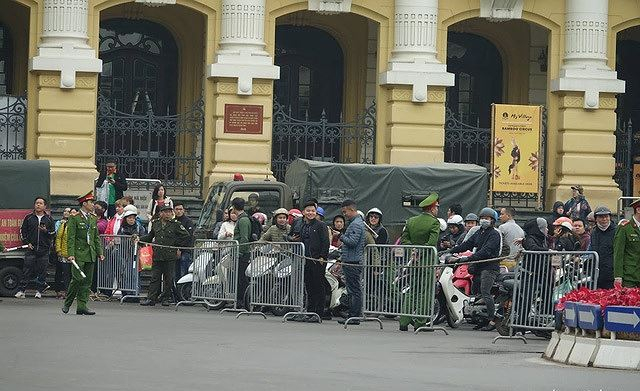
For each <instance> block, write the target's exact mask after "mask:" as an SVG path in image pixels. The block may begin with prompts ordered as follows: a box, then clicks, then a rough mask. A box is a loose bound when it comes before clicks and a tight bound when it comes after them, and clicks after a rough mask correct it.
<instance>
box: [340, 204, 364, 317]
mask: <svg viewBox="0 0 640 391" xmlns="http://www.w3.org/2000/svg"><path fill="white" fill-rule="evenodd" d="M342 214H343V215H344V217H345V218H346V219H347V221H348V224H349V226H348V227H347V230H346V231H345V233H343V234H342V235H341V236H340V241H341V242H342V271H343V273H344V276H345V278H346V280H347V281H346V282H347V292H348V293H349V318H357V317H360V316H362V285H361V283H362V257H363V253H364V247H365V245H366V235H365V232H364V229H365V228H364V221H363V220H362V217H360V215H359V214H358V208H357V207H356V203H355V202H354V201H353V200H345V201H344V202H343V203H342ZM345 322H346V320H339V321H338V323H340V324H344V323H345ZM349 324H360V321H359V320H357V319H352V320H351V321H349Z"/></svg>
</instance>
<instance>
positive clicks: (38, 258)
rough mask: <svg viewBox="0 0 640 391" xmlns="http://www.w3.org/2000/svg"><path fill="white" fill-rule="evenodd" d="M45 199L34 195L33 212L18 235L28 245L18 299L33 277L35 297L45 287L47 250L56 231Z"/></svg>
mask: <svg viewBox="0 0 640 391" xmlns="http://www.w3.org/2000/svg"><path fill="white" fill-rule="evenodd" d="M46 208H47V200H45V199H44V198H43V197H36V199H35V200H34V206H33V212H32V213H29V214H28V215H27V216H26V217H25V218H24V221H23V222H22V227H21V228H20V235H21V237H22V243H24V244H26V245H27V246H29V248H28V249H27V254H26V255H25V257H24V265H23V269H22V280H21V281H20V285H19V286H18V293H16V295H15V296H16V297H17V298H18V299H24V298H25V294H24V291H25V289H27V284H28V283H29V281H31V280H32V279H33V278H34V277H35V279H36V289H37V292H36V296H35V297H36V298H37V299H40V298H42V292H44V290H45V287H46V277H47V263H48V262H49V251H50V249H51V244H52V241H53V238H54V236H55V233H56V228H55V222H54V221H53V218H51V216H50V215H48V214H47V212H46Z"/></svg>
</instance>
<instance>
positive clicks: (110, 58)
mask: <svg viewBox="0 0 640 391" xmlns="http://www.w3.org/2000/svg"><path fill="white" fill-rule="evenodd" d="M100 58H101V59H102V62H103V65H102V73H101V74H100V94H101V95H102V96H104V97H105V98H107V100H108V101H109V102H110V104H111V106H112V107H113V108H115V109H116V110H119V111H122V112H126V113H131V114H145V113H146V112H147V111H148V110H149V109H153V112H154V113H155V114H157V115H170V114H175V110H176V93H177V81H178V80H177V79H178V78H177V74H178V72H177V68H178V50H177V46H176V43H175V40H174V39H173V36H172V35H171V33H170V32H169V31H168V30H167V29H166V28H165V27H163V26H162V25H160V24H157V23H153V22H150V21H146V20H136V21H132V20H128V19H109V20H106V21H103V22H102V23H101V24H100Z"/></svg>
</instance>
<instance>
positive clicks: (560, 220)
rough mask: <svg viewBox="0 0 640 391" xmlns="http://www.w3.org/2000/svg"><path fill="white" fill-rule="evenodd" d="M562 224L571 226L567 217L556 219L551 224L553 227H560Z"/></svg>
mask: <svg viewBox="0 0 640 391" xmlns="http://www.w3.org/2000/svg"><path fill="white" fill-rule="evenodd" d="M562 223H569V224H571V219H570V218H568V217H558V218H557V219H556V221H554V222H553V225H562Z"/></svg>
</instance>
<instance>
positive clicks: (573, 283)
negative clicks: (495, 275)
mask: <svg viewBox="0 0 640 391" xmlns="http://www.w3.org/2000/svg"><path fill="white" fill-rule="evenodd" d="M598 262H599V259H598V254H597V253H596V252H593V251H523V252H522V258H521V259H520V262H519V263H518V265H517V266H516V270H515V280H514V283H513V284H514V288H513V298H512V302H511V307H510V309H509V308H507V311H509V310H510V314H509V316H508V317H507V316H505V320H507V319H508V321H509V336H498V337H496V338H495V339H494V341H493V342H494V343H495V342H496V341H497V340H498V339H511V338H516V339H520V340H522V341H523V342H524V343H526V339H525V338H524V334H525V332H526V331H531V332H533V333H536V334H540V333H551V332H552V331H553V330H554V325H555V311H554V308H555V305H556V303H557V302H558V301H559V300H560V299H561V298H562V297H564V296H565V295H566V294H567V293H569V292H571V291H572V290H575V289H578V288H582V287H585V288H588V289H596V285H597V282H598V273H599V269H598ZM505 315H506V314H505ZM518 332H521V333H522V336H516V335H515V334H516V333H518Z"/></svg>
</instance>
